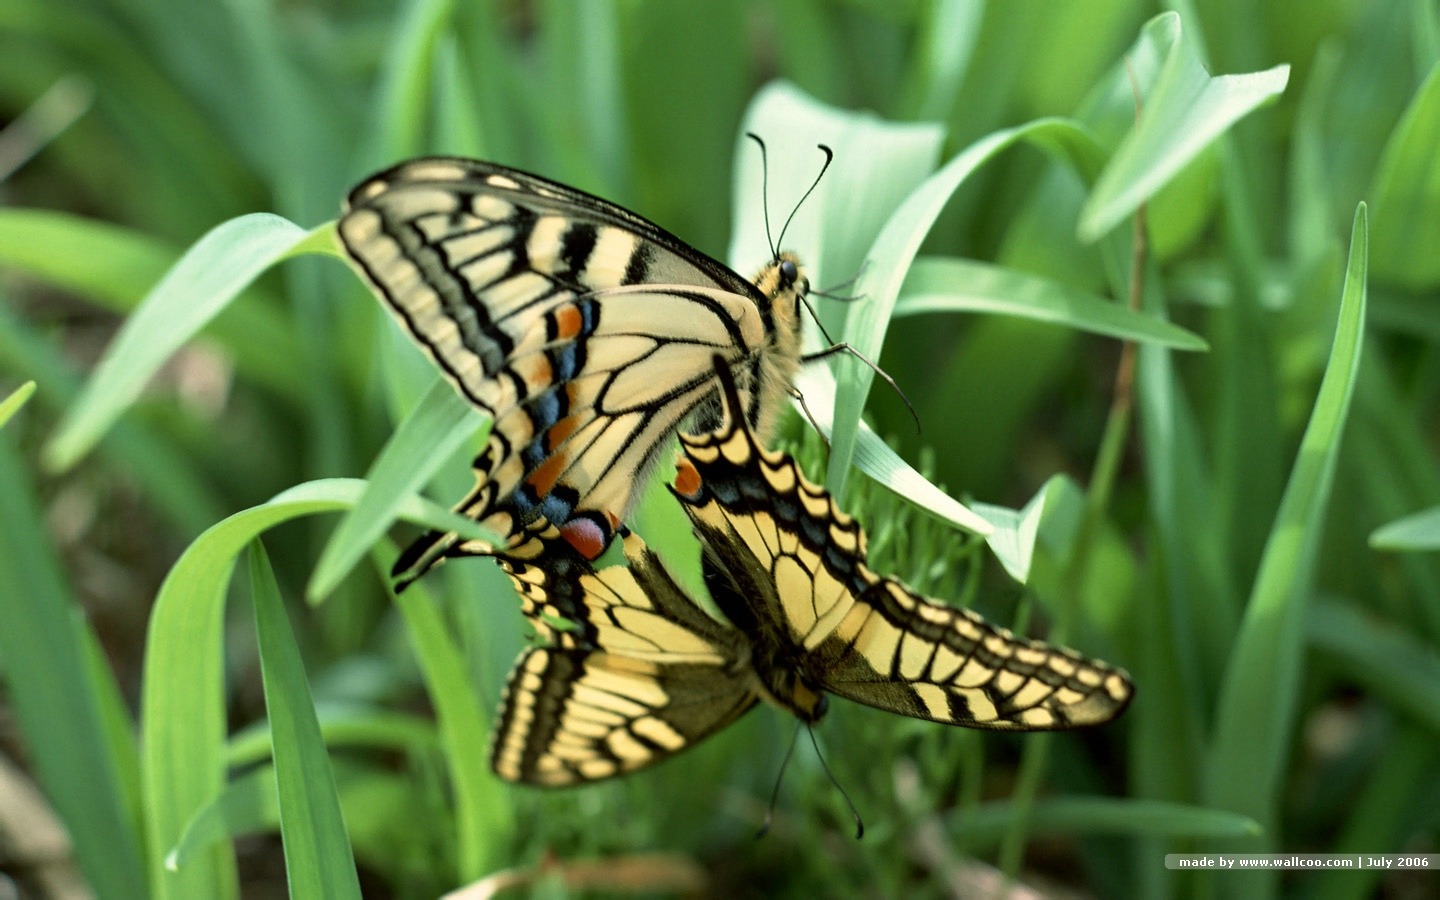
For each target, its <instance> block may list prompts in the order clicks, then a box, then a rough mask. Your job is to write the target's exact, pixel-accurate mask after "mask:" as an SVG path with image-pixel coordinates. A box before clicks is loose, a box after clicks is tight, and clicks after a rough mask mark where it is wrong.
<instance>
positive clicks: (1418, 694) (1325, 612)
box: [1306, 597, 1440, 734]
mask: <svg viewBox="0 0 1440 900" xmlns="http://www.w3.org/2000/svg"><path fill="white" fill-rule="evenodd" d="M1306 628H1307V630H1308V632H1309V642H1310V645H1311V646H1312V647H1313V648H1314V649H1315V650H1316V651H1317V652H1318V653H1321V654H1323V655H1324V656H1327V657H1330V658H1332V659H1333V660H1334V661H1335V662H1336V663H1337V664H1338V665H1337V669H1338V670H1339V671H1341V672H1344V673H1345V675H1346V678H1347V679H1354V681H1355V682H1357V683H1358V684H1359V685H1360V686H1361V687H1363V688H1365V690H1366V691H1367V692H1369V693H1370V694H1372V695H1374V696H1375V697H1379V698H1383V699H1385V700H1387V701H1389V703H1390V705H1391V706H1393V707H1394V708H1395V709H1396V710H1399V711H1400V712H1403V713H1405V714H1406V715H1408V716H1410V717H1411V718H1413V719H1415V721H1417V722H1420V723H1422V724H1424V725H1425V726H1426V727H1427V728H1429V729H1431V730H1432V731H1433V732H1435V733H1436V734H1440V691H1437V690H1436V689H1435V687H1436V685H1440V652H1437V651H1436V649H1435V648H1434V647H1433V646H1431V645H1429V644H1426V643H1425V642H1424V641H1422V640H1419V639H1418V638H1416V637H1415V636H1414V635H1413V634H1411V633H1410V632H1408V631H1406V630H1405V629H1404V628H1400V627H1397V626H1395V625H1393V624H1390V625H1387V624H1385V623H1383V622H1380V621H1377V620H1376V619H1374V618H1373V617H1371V616H1367V615H1365V614H1364V613H1362V612H1360V611H1359V610H1358V609H1356V608H1355V607H1353V606H1349V605H1346V604H1344V603H1340V602H1338V601H1335V600H1331V599H1327V598H1325V597H1317V598H1316V600H1315V606H1314V608H1313V609H1312V610H1311V611H1310V614H1309V616H1307V618H1306Z"/></svg>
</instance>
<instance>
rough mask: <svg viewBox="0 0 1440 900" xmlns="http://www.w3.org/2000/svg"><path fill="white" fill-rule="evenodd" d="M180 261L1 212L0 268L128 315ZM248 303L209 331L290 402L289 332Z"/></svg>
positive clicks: (259, 302) (147, 247)
mask: <svg viewBox="0 0 1440 900" xmlns="http://www.w3.org/2000/svg"><path fill="white" fill-rule="evenodd" d="M179 258H180V250H179V248H177V247H174V246H172V245H171V244H169V243H166V242H164V241H160V240H157V239H155V238H152V237H149V236H147V235H144V234H141V233H140V232H136V231H131V230H129V229H126V228H122V227H120V226H118V225H114V224H112V223H109V222H101V221H97V220H95V219H88V218H84V217H82V216H75V215H69V214H66V213H60V212H55V211H53V210H48V209H0V263H3V264H4V265H5V266H7V267H9V268H12V269H14V270H15V271H19V272H25V273H27V274H28V275H30V276H31V277H33V278H37V279H39V280H41V281H44V282H45V283H47V284H53V285H55V286H57V287H60V288H63V289H65V290H67V291H71V292H73V293H75V294H78V295H79V296H81V297H84V298H85V299H87V300H89V301H91V302H93V303H97V304H99V305H101V306H103V307H105V308H106V309H108V310H110V311H112V312H116V313H129V312H131V311H132V310H134V309H135V307H136V306H137V305H138V304H139V303H140V300H141V298H143V297H144V296H145V294H146V292H148V291H149V290H150V288H151V287H153V286H154V285H155V283H156V282H158V281H159V280H160V279H161V278H162V277H164V275H165V272H166V270H167V269H169V268H170V267H171V266H172V265H173V264H174V263H175V261H176V260H177V259H179ZM245 294H246V302H243V303H236V304H233V305H231V306H229V307H227V308H226V309H225V310H224V311H223V312H221V313H220V314H219V315H217V316H216V317H215V321H214V322H213V323H211V324H210V326H209V327H208V328H207V333H208V334H211V335H213V336H214V337H215V338H217V339H218V340H219V341H220V342H221V343H223V344H224V345H225V348H226V349H227V350H228V351H229V352H230V353H231V354H232V355H233V356H234V358H235V365H236V368H237V369H238V370H239V371H240V372H241V373H243V374H244V375H246V376H248V377H251V378H254V379H255V380H256V381H259V382H260V383H262V384H264V385H265V386H266V387H268V388H270V389H271V390H274V391H277V392H279V393H281V394H282V395H284V396H295V394H296V385H297V384H299V383H301V375H300V371H301V370H300V367H299V365H298V363H299V353H298V347H297V345H296V343H295V338H294V335H293V333H292V330H291V329H290V328H289V327H288V326H287V325H286V323H285V322H284V320H283V319H281V317H280V316H279V315H278V314H277V313H276V312H275V308H276V304H275V302H274V298H272V297H270V296H269V295H268V294H266V293H265V292H264V291H261V290H260V289H258V288H256V287H254V286H252V287H250V288H248V289H246V292H245Z"/></svg>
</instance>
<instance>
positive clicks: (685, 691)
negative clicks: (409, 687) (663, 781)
mask: <svg viewBox="0 0 1440 900" xmlns="http://www.w3.org/2000/svg"><path fill="white" fill-rule="evenodd" d="M534 540H535V541H538V542H539V543H540V545H541V546H542V550H541V552H540V553H539V554H538V555H537V556H535V557H534V558H533V559H529V560H525V561H520V560H513V559H506V558H504V557H502V558H501V565H502V567H503V568H505V570H506V572H507V573H508V574H509V575H510V577H511V579H512V581H514V583H515V585H516V587H517V589H518V590H519V591H520V595H521V599H522V602H523V604H524V610H525V614H526V616H527V617H528V618H529V619H530V621H531V622H532V623H534V625H535V628H536V631H537V633H539V634H540V635H541V637H542V638H543V639H544V640H545V641H546V643H547V645H546V646H537V647H531V648H529V649H527V650H525V651H524V652H523V653H522V654H521V655H520V659H519V660H518V661H517V662H516V664H515V668H514V669H513V670H512V672H511V674H510V680H509V685H508V687H507V688H506V692H505V698H504V700H503V701H502V702H501V707H500V714H499V717H498V724H497V725H496V728H495V735H494V737H493V742H492V745H491V755H490V760H491V766H492V767H493V768H494V770H495V772H496V773H497V774H499V775H500V776H501V777H502V778H505V779H507V780H509V781H517V782H523V783H528V784H536V785H543V786H549V787H558V786H563V785H570V784H576V783H580V782H585V781H595V780H598V779H602V778H609V777H611V776H614V775H622V774H625V773H628V772H633V771H635V770H637V769H641V768H644V767H646V766H649V765H652V764H653V763H656V762H659V761H660V760H663V759H666V758H667V757H669V756H671V755H673V754H675V753H678V752H679V751H681V750H683V749H685V748H686V747H689V746H691V745H692V744H694V743H696V742H697V741H699V740H701V739H703V738H704V737H706V736H708V735H710V734H713V733H714V732H716V731H718V730H719V729H721V728H723V727H725V726H726V725H727V724H729V723H730V722H732V721H734V719H735V718H736V717H738V716H739V715H741V714H742V713H744V712H745V711H746V710H747V709H749V708H750V707H751V706H753V705H754V704H755V701H756V699H757V697H756V694H755V692H754V690H753V689H752V687H751V685H750V684H749V682H747V681H746V680H745V678H744V677H742V676H741V675H739V674H737V673H739V672H740V671H742V664H741V657H740V655H739V654H740V651H739V650H738V648H737V644H736V641H737V639H738V638H739V635H737V634H736V633H735V632H733V631H731V630H729V629H727V628H725V627H724V626H722V625H721V624H720V623H718V622H716V621H715V620H714V619H712V618H710V617H709V616H708V615H707V614H706V613H705V612H704V611H703V610H702V609H700V608H699V607H698V606H696V605H695V604H694V603H693V602H692V601H691V600H690V598H689V597H687V596H686V595H685V593H684V591H683V590H682V589H681V588H680V586H679V585H678V584H676V583H675V581H674V579H673V578H672V577H671V576H670V574H669V573H668V572H666V570H665V568H664V566H663V565H661V564H660V561H659V559H658V558H657V557H656V556H655V555H654V554H653V553H652V552H651V551H650V550H649V549H648V548H647V547H646V546H645V544H644V542H643V541H642V540H641V539H640V537H639V536H638V535H635V534H626V535H625V537H624V549H625V555H626V560H627V562H628V563H629V565H628V566H610V567H607V568H603V569H598V570H597V569H595V568H594V567H593V566H592V565H591V564H590V563H589V562H588V561H587V560H585V559H584V558H583V557H581V556H580V555H579V554H578V553H577V552H576V551H575V550H574V548H572V547H571V546H570V545H569V544H568V543H567V542H565V541H564V540H563V539H561V538H560V537H559V535H558V534H556V533H555V532H554V531H553V530H552V531H551V532H550V533H549V534H547V535H542V536H540V537H538V538H535V539H534Z"/></svg>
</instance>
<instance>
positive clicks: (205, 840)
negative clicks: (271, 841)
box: [165, 731, 294, 896]
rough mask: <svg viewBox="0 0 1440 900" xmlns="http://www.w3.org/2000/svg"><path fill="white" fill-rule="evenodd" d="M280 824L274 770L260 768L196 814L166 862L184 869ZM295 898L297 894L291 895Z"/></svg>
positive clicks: (236, 780)
mask: <svg viewBox="0 0 1440 900" xmlns="http://www.w3.org/2000/svg"><path fill="white" fill-rule="evenodd" d="M269 738H270V733H269V732H268V731H266V732H265V739H266V741H267V746H266V755H267V756H268V755H269V746H268V741H269ZM279 821H280V792H279V787H278V785H277V784H276V778H275V767H274V766H272V765H260V766H256V767H255V768H254V769H251V770H250V771H248V772H246V773H245V774H243V775H240V776H239V777H237V778H234V779H231V780H230V781H229V782H228V783H227V784H226V785H225V790H224V791H222V792H221V793H220V794H219V795H218V796H216V797H215V799H214V800H213V801H212V802H210V803H209V804H208V805H206V806H205V807H204V808H203V809H201V810H200V811H199V812H198V813H196V815H195V817H194V818H193V819H191V820H190V822H189V824H187V825H186V826H185V832H184V834H182V835H181V837H180V840H179V842H178V843H177V844H176V845H175V848H174V849H173V850H171V851H170V853H169V854H168V855H167V856H166V858H165V865H166V866H168V867H169V868H171V869H182V868H184V867H185V866H187V865H189V864H190V861H191V860H192V859H194V858H195V857H196V855H197V854H199V853H201V852H203V851H205V850H207V849H209V848H210V847H214V846H216V845H218V844H220V843H221V842H222V841H227V840H231V839H234V838H235V837H238V836H240V835H243V834H250V833H252V832H256V831H259V830H261V829H263V828H269V827H273V826H275V825H276V824H278V823H279ZM291 896H294V893H293V892H292V893H291Z"/></svg>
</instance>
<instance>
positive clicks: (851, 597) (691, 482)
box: [674, 360, 1133, 731]
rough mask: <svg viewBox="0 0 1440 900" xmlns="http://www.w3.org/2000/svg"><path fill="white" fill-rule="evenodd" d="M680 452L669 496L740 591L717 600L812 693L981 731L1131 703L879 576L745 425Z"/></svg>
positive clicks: (759, 658) (760, 651)
mask: <svg viewBox="0 0 1440 900" xmlns="http://www.w3.org/2000/svg"><path fill="white" fill-rule="evenodd" d="M717 366H720V375H721V379H722V381H723V382H724V384H725V386H726V396H727V398H728V403H729V404H731V409H732V410H735V411H736V412H738V411H739V410H740V407H739V405H738V402H739V401H738V396H737V395H736V394H735V392H734V390H733V388H732V387H731V384H732V383H731V382H730V380H729V379H728V377H727V376H726V374H725V371H724V368H723V363H722V362H721V361H719V360H717ZM681 444H682V447H683V450H684V458H683V459H682V463H681V467H680V472H679V474H678V476H677V478H676V481H675V486H674V492H675V494H676V496H677V497H679V499H680V500H681V502H682V504H683V505H684V507H685V510H686V512H687V513H688V515H689V517H690V520H691V522H692V524H693V525H694V527H695V531H696V534H697V535H698V536H699V537H700V539H701V541H702V543H703V544H704V545H705V547H706V552H707V557H708V558H709V559H710V564H711V565H712V566H713V567H714V568H716V569H718V570H721V571H723V572H724V577H725V578H726V579H727V580H729V581H731V582H733V583H734V584H735V585H736V586H737V590H735V591H733V592H723V591H721V592H712V593H714V595H715V599H716V602H717V603H719V604H720V606H721V609H722V610H723V611H724V612H725V613H726V615H727V616H728V617H729V618H730V619H731V620H732V621H733V622H734V624H735V625H736V627H737V628H739V629H740V630H741V631H743V632H745V633H747V635H748V636H749V637H750V639H751V641H752V643H753V644H754V645H755V649H754V657H755V660H756V664H757V666H763V665H764V664H765V660H767V659H774V660H777V661H779V662H780V663H782V664H784V665H789V666H792V667H793V668H794V669H796V670H797V671H798V674H799V679H798V680H799V683H801V684H804V685H808V686H809V688H811V689H818V690H824V691H829V692H832V693H835V694H837V695H839V696H841V697H846V698H849V699H851V700H856V701H858V702H860V703H865V704H867V705H870V706H875V707H878V708H880V709H886V710H890V711H891V712H896V713H901V714H903V715H907V716H915V717H917V718H922V719H931V720H933V721H937V722H946V723H950V724H955V725H965V726H969V727H975V728H991V729H1003V730H1018V731H1030V730H1042V729H1056V728H1069V727H1075V726H1082V725H1095V724H1099V723H1101V722H1106V721H1109V720H1110V719H1113V718H1114V717H1115V716H1117V715H1119V714H1120V713H1121V712H1122V711H1123V710H1124V709H1125V707H1126V705H1127V704H1128V703H1129V701H1130V697H1131V694H1132V693H1133V687H1132V685H1131V683H1130V680H1129V677H1128V676H1127V675H1126V673H1125V672H1124V671H1123V670H1120V669H1116V668H1114V667H1113V666H1110V665H1109V664H1107V663H1105V662H1102V661H1100V660H1096V659H1090V658H1088V657H1085V656H1082V655H1080V654H1079V653H1076V652H1075V651H1073V650H1070V649H1068V648H1065V647H1059V646H1055V645H1052V644H1047V643H1045V642H1042V641H1036V640H1031V639H1028V638H1024V637H1021V636H1018V635H1015V634H1012V633H1011V632H1010V631H1009V630H1007V629H1005V628H1002V627H1000V626H997V625H993V624H991V623H989V622H987V621H985V620H984V619H983V618H981V617H980V616H978V615H976V614H975V613H973V612H970V611H969V610H964V609H957V608H954V607H950V606H946V605H944V604H941V603H937V602H935V601H933V600H929V599H927V598H925V597H922V596H920V595H918V594H916V593H915V592H913V591H911V590H910V589H909V588H907V587H906V586H905V585H904V584H902V583H900V582H899V581H897V580H895V579H893V578H887V577H882V576H879V575H876V574H875V573H874V572H872V571H871V570H870V569H869V568H868V566H867V565H866V560H865V537H864V533H863V532H862V531H861V529H860V527H859V525H858V524H857V523H856V522H855V520H854V519H852V518H851V517H850V516H848V515H846V514H845V513H844V512H843V511H841V510H840V509H839V508H837V507H836V505H835V502H834V500H833V499H832V498H831V497H830V495H829V494H828V493H827V492H826V491H825V490H824V489H823V488H820V487H817V486H815V485H814V484H811V483H810V482H809V481H807V480H806V479H805V477H804V476H803V475H802V474H801V472H800V471H799V468H798V467H797V466H796V464H795V461H794V460H793V459H791V458H790V457H788V456H785V455H783V454H780V453H775V452H771V451H767V450H765V449H763V448H762V447H760V446H759V444H758V443H757V442H756V440H755V437H754V435H753V434H752V433H751V432H750V430H749V429H748V428H747V427H746V426H745V424H744V421H743V419H742V418H740V417H739V416H738V415H731V416H730V418H729V420H728V424H727V425H726V427H724V428H723V429H721V430H719V431H716V432H713V433H710V434H706V435H681ZM737 597H738V598H745V599H744V600H743V601H737V600H736V598H737ZM727 598H728V602H727ZM761 677H762V679H764V677H765V675H764V673H763V672H762V676H761ZM785 683H789V682H788V681H782V684H785ZM781 699H782V700H783V699H784V698H783V697H781Z"/></svg>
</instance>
